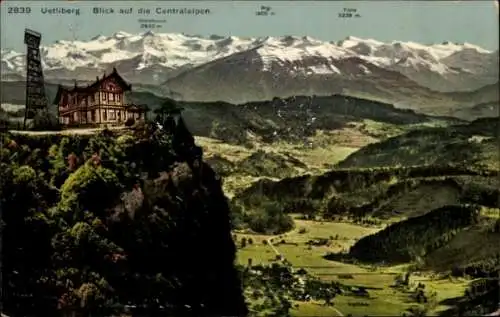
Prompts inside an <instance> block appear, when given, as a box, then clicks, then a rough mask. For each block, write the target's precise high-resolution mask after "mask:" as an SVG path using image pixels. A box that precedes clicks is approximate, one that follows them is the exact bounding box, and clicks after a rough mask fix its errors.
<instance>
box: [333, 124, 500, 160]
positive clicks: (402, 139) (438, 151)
mask: <svg viewBox="0 0 500 317" xmlns="http://www.w3.org/2000/svg"><path fill="white" fill-rule="evenodd" d="M498 122H499V118H498V117H496V118H491V119H480V120H477V121H475V122H472V123H470V124H468V125H456V126H454V127H446V128H440V127H436V128H432V127H429V128H423V129H420V130H416V131H410V132H408V133H406V134H402V135H398V136H395V137H392V138H389V139H387V140H383V141H381V142H379V143H373V144H370V145H368V146H366V147H364V148H362V149H360V150H359V151H356V152H354V153H353V154H351V155H349V156H348V157H347V158H346V159H345V160H343V161H342V162H340V163H338V165H337V167H339V168H354V167H356V168H360V167H361V168H365V167H382V166H408V165H422V164H438V165H439V164H458V165H460V164H464V165H469V166H470V165H476V166H486V167H488V168H493V169H499V168H500V165H499V164H498V161H499V156H498V131H499V130H498V127H499V124H498Z"/></svg>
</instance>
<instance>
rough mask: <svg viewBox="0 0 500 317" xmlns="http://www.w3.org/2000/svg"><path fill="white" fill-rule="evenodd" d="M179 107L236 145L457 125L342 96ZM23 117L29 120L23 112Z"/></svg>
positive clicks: (19, 96)
mask: <svg viewBox="0 0 500 317" xmlns="http://www.w3.org/2000/svg"><path fill="white" fill-rule="evenodd" d="M0 84H1V88H2V90H1V91H2V94H1V98H2V103H4V104H14V105H15V104H23V103H24V88H23V87H24V83H19V82H18V83H14V82H0ZM46 90H47V96H48V98H49V100H52V99H53V97H54V95H55V92H56V86H55V85H50V84H49V85H47V89H46ZM126 100H127V102H130V103H137V104H147V105H148V106H149V107H151V108H152V109H156V108H158V107H159V106H160V105H161V104H162V103H163V102H164V101H165V98H161V97H158V96H156V95H154V94H152V93H148V92H146V91H134V92H131V93H130V94H128V95H127V96H126ZM179 105H180V106H181V107H183V108H184V112H183V117H184V120H185V121H186V124H187V125H188V127H189V129H190V130H191V131H192V133H193V134H194V135H197V136H206V137H212V138H217V139H221V140H223V141H226V142H231V143H235V142H236V143H246V142H248V140H249V138H250V137H251V136H254V137H256V138H257V139H259V140H261V141H264V142H270V141H275V140H283V141H287V140H288V141H290V140H294V141H301V142H302V141H305V138H307V137H309V136H313V135H314V134H315V133H316V131H318V130H325V131H332V130H339V129H341V128H343V127H345V126H346V125H347V124H348V123H350V122H362V121H363V120H367V119H368V120H372V121H376V122H378V123H381V124H390V125H401V126H402V125H412V124H422V123H433V122H435V121H453V120H450V119H447V118H434V117H429V116H426V115H423V114H418V113H415V112H413V111H411V110H402V109H397V108H395V107H393V106H392V105H390V104H385V103H380V102H376V101H371V100H366V99H361V98H353V97H345V96H341V95H334V96H325V97H306V96H297V97H290V98H287V99H279V98H275V99H273V100H272V101H262V102H251V103H245V104H240V105H234V104H229V103H225V102H210V103H209V102H179ZM17 109H20V108H19V107H18V108H17ZM53 111H55V107H53ZM19 114H23V113H22V111H21V112H20V113H19ZM150 116H153V114H150Z"/></svg>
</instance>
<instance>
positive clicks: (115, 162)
mask: <svg viewBox="0 0 500 317" xmlns="http://www.w3.org/2000/svg"><path fill="white" fill-rule="evenodd" d="M0 136H1V147H0V165H1V168H0V199H1V200H0V203H1V207H2V211H3V219H2V220H3V222H4V229H3V241H2V242H3V267H2V269H3V276H2V277H3V296H4V299H3V303H4V307H3V308H4V311H5V312H6V313H7V314H9V315H11V316H26V315H29V316H38V315H40V316H41V315H44V316H45V315H47V316H55V315H56V314H58V312H67V313H72V312H74V313H77V314H78V315H81V316H90V315H92V316H109V315H118V314H121V313H124V312H125V311H126V310H127V309H126V305H128V307H129V309H132V313H133V314H134V315H135V314H142V315H144V314H145V315H149V316H153V315H162V316H186V315H188V316H202V315H203V316H223V315H227V316H241V315H245V314H246V311H247V308H246V304H245V302H244V298H243V295H242V288H241V283H240V280H239V275H238V273H237V271H236V269H235V268H234V266H233V264H234V263H233V262H234V260H235V251H236V250H235V246H234V243H233V240H232V237H231V234H230V220H229V208H228V204H227V202H226V198H225V196H224V194H223V192H222V189H221V186H220V180H219V179H218V177H216V175H215V173H214V172H213V170H212V169H211V168H210V166H208V165H207V164H205V163H203V162H201V161H200V160H199V157H198V156H193V155H191V154H190V153H195V152H196V151H194V150H193V149H195V148H196V147H195V145H194V144H193V143H192V139H191V143H189V142H188V141H189V136H188V137H187V141H186V140H184V141H183V142H184V143H181V144H184V145H182V146H183V147H179V140H177V141H176V140H175V138H174V139H172V138H171V137H170V136H168V135H166V134H165V133H164V132H161V131H159V130H155V129H154V128H152V127H149V126H146V127H138V128H137V129H136V130H135V131H134V132H132V131H126V132H124V133H122V134H120V135H117V134H113V133H111V132H109V131H106V130H105V131H103V132H102V133H101V134H99V135H95V136H76V135H75V136H60V135H46V136H27V135H12V134H1V135H0ZM176 144H177V145H176ZM186 144H187V145H186ZM186 146H187V148H186ZM193 151H194V152H193ZM41 312H43V314H41Z"/></svg>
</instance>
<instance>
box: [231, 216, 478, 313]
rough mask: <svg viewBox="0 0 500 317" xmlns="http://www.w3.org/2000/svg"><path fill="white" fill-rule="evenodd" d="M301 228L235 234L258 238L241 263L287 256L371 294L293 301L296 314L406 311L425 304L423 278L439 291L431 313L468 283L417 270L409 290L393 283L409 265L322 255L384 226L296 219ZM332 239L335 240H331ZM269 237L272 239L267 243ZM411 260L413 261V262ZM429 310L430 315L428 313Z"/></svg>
mask: <svg viewBox="0 0 500 317" xmlns="http://www.w3.org/2000/svg"><path fill="white" fill-rule="evenodd" d="M295 223H296V228H295V229H294V230H292V231H291V232H288V233H286V234H282V235H279V236H266V235H256V234H252V233H242V232H239V233H235V235H236V237H237V240H238V241H240V240H241V238H243V237H245V238H247V239H248V238H252V240H253V243H252V244H250V245H248V244H247V245H246V246H245V247H244V248H240V249H239V251H238V262H239V264H241V265H247V264H248V261H249V259H251V261H252V264H253V265H258V264H270V263H274V262H277V261H280V259H279V258H278V257H277V254H276V252H279V254H280V255H282V258H281V260H283V259H286V260H288V261H289V262H290V263H291V265H292V267H293V268H294V270H298V269H304V270H306V271H307V272H308V273H310V274H312V275H313V276H317V277H319V278H320V279H321V280H324V281H338V282H340V283H342V284H344V285H350V286H362V287H365V288H366V289H367V290H368V292H369V297H354V296H346V295H339V296H337V297H335V299H334V300H333V303H334V305H333V306H326V305H325V304H324V303H323V302H314V301H311V302H294V309H293V310H292V316H297V317H298V316H301V317H302V316H311V317H312V316H347V315H352V316H364V315H366V314H370V315H375V316H401V315H402V314H403V313H404V312H405V311H406V310H407V309H409V308H411V307H415V306H421V307H423V305H421V304H419V303H417V302H416V301H415V300H414V299H413V298H412V294H413V291H411V285H414V284H418V283H423V284H425V286H426V290H427V291H430V292H435V293H436V296H435V298H434V299H433V300H432V301H431V302H430V303H428V304H426V307H425V308H427V309H428V311H429V313H430V314H431V315H435V314H436V313H437V312H439V311H441V310H444V309H446V308H448V307H447V306H444V305H440V304H439V303H440V302H442V301H443V300H445V299H449V298H454V297H458V296H461V295H462V294H463V293H464V290H465V289H466V287H467V284H468V283H469V281H468V280H465V279H455V278H440V277H439V276H437V275H435V274H433V273H432V272H420V273H415V274H413V275H412V277H411V282H410V289H408V290H403V289H396V288H394V287H392V286H393V285H394V282H395V279H396V277H397V276H398V275H402V274H404V273H405V272H406V267H407V265H400V266H376V265H371V266H366V265H361V264H350V263H343V262H337V261H330V260H326V259H324V258H323V256H324V255H325V254H326V253H327V252H339V251H342V250H348V248H349V247H350V246H351V245H352V244H354V242H355V241H356V240H357V239H359V238H361V237H363V236H365V235H368V234H371V233H374V232H376V231H378V230H380V229H381V227H364V226H361V225H357V224H352V223H339V222H321V221H310V220H299V219H295ZM321 238H324V239H329V240H330V241H331V245H329V246H308V245H307V244H306V243H307V242H308V241H310V240H313V239H321ZM332 238H333V239H332ZM264 240H270V241H271V242H272V243H267V244H265V242H264ZM409 264H410V263H408V265H409ZM429 313H428V314H429Z"/></svg>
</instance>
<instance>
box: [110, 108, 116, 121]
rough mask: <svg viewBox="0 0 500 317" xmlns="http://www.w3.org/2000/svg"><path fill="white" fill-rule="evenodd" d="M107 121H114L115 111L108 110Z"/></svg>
mask: <svg viewBox="0 0 500 317" xmlns="http://www.w3.org/2000/svg"><path fill="white" fill-rule="evenodd" d="M109 119H110V120H115V119H116V117H115V111H114V110H109Z"/></svg>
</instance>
